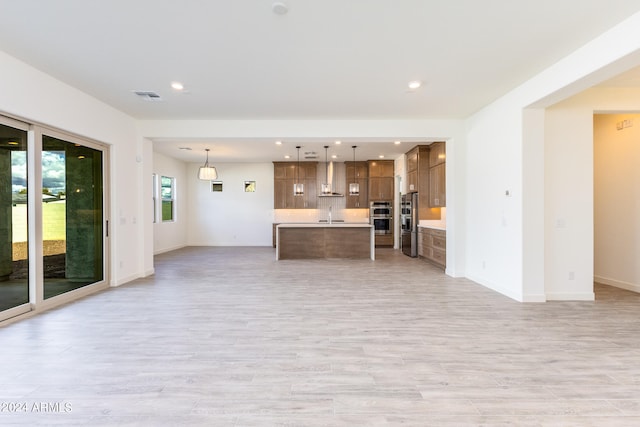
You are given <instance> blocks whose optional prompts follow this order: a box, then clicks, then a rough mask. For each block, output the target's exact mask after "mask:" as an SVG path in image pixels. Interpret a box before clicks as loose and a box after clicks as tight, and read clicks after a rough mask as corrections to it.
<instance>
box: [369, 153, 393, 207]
mask: <svg viewBox="0 0 640 427" xmlns="http://www.w3.org/2000/svg"><path fill="white" fill-rule="evenodd" d="M368 164H369V201H374V200H393V195H394V194H393V188H394V182H393V180H394V175H393V173H394V171H393V167H394V166H393V160H369V162H368Z"/></svg>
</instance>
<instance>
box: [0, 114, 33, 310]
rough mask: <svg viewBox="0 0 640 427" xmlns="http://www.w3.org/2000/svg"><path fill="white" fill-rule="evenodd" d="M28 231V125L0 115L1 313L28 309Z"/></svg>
mask: <svg viewBox="0 0 640 427" xmlns="http://www.w3.org/2000/svg"><path fill="white" fill-rule="evenodd" d="M27 230H28V229H27V126H26V125H22V124H20V123H17V122H13V121H11V120H9V119H3V118H1V117H0V312H10V315H15V314H16V313H17V314H19V313H18V312H24V311H28V310H29V307H28V303H29V251H28V231H27ZM1 319H2V317H0V320H1Z"/></svg>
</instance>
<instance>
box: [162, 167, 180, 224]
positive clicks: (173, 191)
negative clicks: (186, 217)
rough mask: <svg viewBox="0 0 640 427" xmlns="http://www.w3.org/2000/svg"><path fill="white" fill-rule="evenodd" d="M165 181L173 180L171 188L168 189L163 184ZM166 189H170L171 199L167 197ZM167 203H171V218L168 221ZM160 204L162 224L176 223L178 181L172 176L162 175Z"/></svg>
mask: <svg viewBox="0 0 640 427" xmlns="http://www.w3.org/2000/svg"><path fill="white" fill-rule="evenodd" d="M165 179H169V180H171V181H170V182H171V186H170V187H166V186H165V185H164V183H163V181H164V180H165ZM165 188H169V189H170V194H169V197H165V194H164V191H163V189H165ZM166 202H170V203H171V217H170V218H168V219H165V208H164V205H165V203H166ZM160 204H161V209H160V215H161V221H162V222H175V221H176V179H175V178H174V177H172V176H165V175H160Z"/></svg>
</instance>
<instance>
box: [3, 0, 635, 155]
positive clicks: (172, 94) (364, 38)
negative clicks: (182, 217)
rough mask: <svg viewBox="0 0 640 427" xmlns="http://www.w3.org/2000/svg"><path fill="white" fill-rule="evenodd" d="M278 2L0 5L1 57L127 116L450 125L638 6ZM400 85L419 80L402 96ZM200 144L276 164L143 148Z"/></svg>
mask: <svg viewBox="0 0 640 427" xmlns="http://www.w3.org/2000/svg"><path fill="white" fill-rule="evenodd" d="M286 3H287V5H288V8H289V11H288V13H286V14H284V15H278V14H275V13H273V11H272V6H273V4H274V1H270V0H237V1H229V0H226V1H221V0H109V1H87V0H55V1H41V0H20V1H16V0H0V13H1V15H0V16H1V20H2V25H0V49H1V50H3V51H5V52H7V53H8V54H10V55H12V56H14V57H16V58H18V59H21V60H23V61H25V62H26V63H29V64H31V65H33V66H34V67H36V68H39V69H41V70H43V71H45V72H46V73H48V74H50V75H52V76H53V77H55V78H57V79H59V80H61V81H63V82H66V83H68V84H70V85H72V86H74V87H77V88H79V89H80V90H82V91H84V92H86V93H88V94H90V95H92V96H94V97H96V98H98V99H100V100H102V101H104V102H105V103H107V104H110V105H112V106H113V107H115V108H117V109H119V110H121V111H124V112H125V113H127V114H129V115H131V116H133V117H135V118H138V119H413V118H437V117H452V118H462V117H467V116H469V115H470V114H472V113H473V112H475V111H477V110H478V109H479V108H481V107H482V106H484V105H486V104H488V103H490V102H491V101H492V100H495V99H496V98H498V97H500V96H501V95H503V94H504V93H506V92H507V91H508V90H510V89H511V88H513V87H515V86H516V85H518V84H520V83H522V82H524V81H525V80H527V79H528V78H530V77H532V76H534V75H535V74H537V73H538V72H540V71H541V70H543V69H544V68H546V67H548V66H550V65H551V64H553V63H554V62H556V61H557V60H559V59H560V58H562V57H564V56H565V55H567V54H569V53H570V52H572V51H574V50H575V49H576V48H578V47H579V46H581V45H583V44H584V43H586V42H588V41H589V40H591V39H593V38H594V37H596V36H597V35H598V34H600V33H602V32H603V31H605V30H607V29H608V28H610V27H612V26H613V25H615V24H616V23H618V22H620V21H622V20H623V19H625V18H626V17H627V16H629V15H631V14H633V13H635V12H636V11H638V10H640V0H587V1H585V0H561V1H558V0H536V1H526V0H487V1H478V0H446V1H444V0H347V1H345V0H316V1H314V0H286ZM0 72H1V71H0ZM410 80H421V81H422V82H423V83H424V85H423V87H422V88H420V89H418V90H414V91H411V90H409V89H408V88H407V83H408V82H409V81H410ZM172 81H180V82H182V83H183V84H184V85H185V88H186V90H185V91H184V92H182V93H179V92H176V91H174V90H173V89H171V87H170V83H171V82H172ZM636 83H637V81H636ZM134 90H146V91H155V92H156V93H158V94H159V95H160V96H161V97H162V99H163V100H162V101H161V102H147V101H143V100H141V99H139V98H138V97H137V96H135V95H134V94H133V93H132V91H134ZM335 138H340V135H336V136H335ZM301 142H305V144H306V145H308V146H309V147H310V149H314V150H316V151H317V150H318V149H320V150H321V151H324V150H323V149H322V146H323V145H324V144H326V143H330V142H332V141H301ZM353 143H354V142H353V141H352V139H351V140H345V142H344V143H343V146H345V145H346V146H347V147H348V151H349V152H350V146H351V145H353ZM357 143H358V144H360V146H361V147H362V153H363V155H364V154H365V153H368V151H367V149H368V148H367V147H368V145H369V144H375V145H373V146H372V147H371V155H373V154H374V153H378V152H384V153H383V154H385V155H387V156H393V155H394V153H395V152H396V151H398V150H400V151H398V152H399V153H402V152H404V151H406V149H407V148H409V147H407V146H405V147H402V148H399V147H397V146H394V145H393V144H391V141H390V140H389V141H377V142H376V141H358V142H357ZM408 143H409V142H408ZM207 144H209V145H212V146H213V145H215V146H216V148H215V150H218V151H219V152H220V153H223V152H229V153H231V152H234V153H237V154H233V156H231V155H230V157H224V156H221V158H224V161H238V160H242V161H249V160H250V159H253V158H256V159H258V160H264V159H265V158H267V157H268V158H270V159H272V160H275V159H277V158H280V157H279V156H280V154H281V153H280V154H278V152H275V153H274V152H273V150H272V148H273V146H272V144H273V141H270V140H269V141H259V140H251V141H241V140H233V141H229V140H225V141H219V140H216V139H215V135H212V139H211V140H209V141H202V140H200V141H187V140H181V139H178V140H176V139H174V140H162V141H158V143H157V149H158V150H160V151H166V152H170V153H175V155H174V154H172V155H174V157H181V156H182V158H184V159H193V157H192V156H188V155H186V154H185V153H179V151H181V150H177V147H178V146H180V145H181V146H190V145H191V146H192V148H193V149H194V151H198V152H199V153H200V154H199V156H201V154H202V153H203V151H202V149H203V147H204V146H205V145H207ZM289 146H292V144H288V145H287V147H289ZM213 150H214V148H212V154H213V152H214V151H213ZM294 150H295V149H294ZM393 150H396V151H393ZM403 150H404V151H403ZM263 151H264V153H263V154H260V155H258V153H261V152H263ZM336 152H337V151H336ZM249 153H253V155H250V154H249ZM236 156H237V157H236ZM261 156H263V157H261ZM264 156H267V157H264ZM349 157H350V156H349Z"/></svg>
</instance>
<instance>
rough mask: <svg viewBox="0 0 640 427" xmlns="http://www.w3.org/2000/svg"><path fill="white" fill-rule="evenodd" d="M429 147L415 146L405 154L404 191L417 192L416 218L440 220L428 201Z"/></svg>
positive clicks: (438, 214)
mask: <svg viewBox="0 0 640 427" xmlns="http://www.w3.org/2000/svg"><path fill="white" fill-rule="evenodd" d="M429 158H430V146H428V145H417V146H415V147H414V148H412V149H411V150H410V151H408V152H407V153H406V154H405V164H406V167H407V175H406V185H405V191H406V192H407V193H414V192H418V218H419V219H440V210H439V209H431V208H432V206H431V201H430V187H429V185H430V180H429V176H430V168H429Z"/></svg>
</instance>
